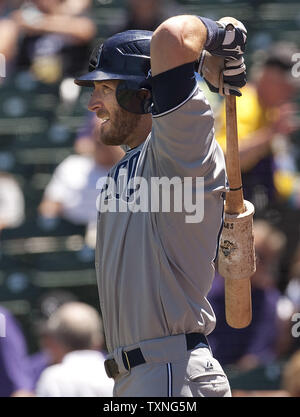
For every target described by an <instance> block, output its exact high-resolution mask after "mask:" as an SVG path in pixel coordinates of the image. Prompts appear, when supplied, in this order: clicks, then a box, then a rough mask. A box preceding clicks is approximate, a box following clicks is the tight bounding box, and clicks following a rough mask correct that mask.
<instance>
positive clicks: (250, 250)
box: [218, 95, 255, 328]
mask: <svg viewBox="0 0 300 417" xmlns="http://www.w3.org/2000/svg"><path fill="white" fill-rule="evenodd" d="M226 169H227V177H228V182H229V191H228V192H227V193H226V202H225V220H224V227H223V232H222V235H221V240H220V251H219V263H218V269H219V273H220V274H221V275H222V276H223V277H224V279H225V312H226V321H227V323H228V324H229V325H230V326H231V327H234V328H243V327H246V326H248V325H249V324H250V322H251V319H252V305H251V284H250V277H251V276H252V275H253V273H254V272H255V257H254V239H253V231H252V229H253V214H254V207H253V205H252V204H251V203H250V202H249V201H246V200H244V197H243V190H242V178H241V169H240V158H239V148H238V130H237V117H236V97H235V96H231V95H230V96H226Z"/></svg>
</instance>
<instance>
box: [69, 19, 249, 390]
mask: <svg viewBox="0 0 300 417" xmlns="http://www.w3.org/2000/svg"><path fill="white" fill-rule="evenodd" d="M238 23H239V22H238ZM226 29H230V30H226ZM243 29H244V27H243V25H242V24H240V25H237V26H236V27H233V26H231V27H226V25H225V24H224V23H222V24H221V23H216V22H214V21H212V20H210V19H206V18H202V17H201V18H199V17H196V16H176V17H172V18H170V19H168V20H166V21H165V22H163V23H162V24H161V25H160V26H159V27H158V28H157V29H156V30H155V32H154V33H152V32H148V31H126V32H122V33H118V34H116V35H114V36H112V37H111V38H109V39H107V40H106V41H105V42H104V43H103V44H102V45H98V46H97V47H96V48H95V50H94V52H93V53H92V56H91V58H90V65H89V72H88V74H86V75H84V76H82V77H80V78H78V79H77V80H75V82H76V83H77V84H79V85H81V86H90V87H93V93H92V96H91V99H90V102H89V106H88V108H89V110H90V111H93V112H95V113H96V114H97V116H98V117H99V118H100V119H102V125H101V140H102V141H103V142H104V143H105V144H107V145H122V146H123V147H124V148H126V151H127V152H126V155H125V156H124V157H123V158H122V159H121V161H119V163H117V165H116V166H114V167H113V168H112V169H111V171H110V172H109V177H108V180H109V181H108V182H107V184H106V186H105V187H104V188H103V189H102V192H101V195H100V199H99V207H101V209H99V217H98V230H97V247H96V270H97V279H98V288H99V295H100V305H101V312H102V315H103V323H104V329H105V335H106V343H107V348H108V351H109V356H108V359H107V361H106V363H105V367H106V371H107V374H108V375H109V376H110V377H112V378H114V381H115V384H114V396H116V397H139V396H142V397H146V396H154V397H172V396H182V397H193V396H230V395H231V392H230V387H229V384H228V380H227V378H226V376H225V374H224V372H223V370H222V368H221V366H220V364H219V363H218V361H217V360H216V359H215V358H214V357H213V356H212V353H211V351H210V348H209V344H208V342H207V339H206V335H208V334H209V333H210V332H212V330H213V329H214V327H215V316H214V312H213V310H212V308H211V306H210V304H209V303H208V301H207V298H206V295H207V293H208V291H209V289H210V287H211V283H212V279H213V276H214V261H215V259H216V256H217V247H218V238H219V235H220V231H221V227H222V219H223V197H224V192H225V191H226V173H225V163H224V156H223V153H222V151H221V148H220V147H219V145H218V144H217V142H216V141H215V138H214V118H213V114H212V111H211V108H210V106H209V104H208V102H207V100H206V99H205V97H204V95H203V93H202V91H200V89H199V87H198V84H197V82H196V78H195V72H194V70H195V62H198V63H199V57H200V55H201V57H202V58H203V54H202V52H203V51H204V50H205V51H206V52H210V53H211V54H212V55H213V56H214V55H217V56H219V57H224V63H225V68H227V69H225V71H224V77H223V78H224V80H225V81H226V82H225V83H224V84H222V83H220V84H219V85H216V84H213V83H212V82H209V81H208V84H209V86H210V88H211V89H212V90H213V91H216V92H219V91H221V92H224V91H225V92H227V93H228V94H229V93H231V94H237V95H238V94H239V90H238V87H241V86H242V85H243V84H244V66H243V65H242V55H243V51H244V46H245V42H246V34H245V31H244V30H243ZM202 58H201V60H200V61H202V65H203V59H202ZM197 67H198V64H197ZM228 68H229V70H228ZM232 68H233V71H230V69H232ZM226 71H227V72H226ZM209 72H210V71H207V72H206V73H209ZM225 72H226V73H225ZM217 75H218V77H217V79H220V77H219V74H217ZM157 178H159V179H161V178H167V179H169V180H172V179H174V178H179V179H180V180H181V183H183V181H184V180H185V178H191V180H192V183H191V184H192V185H191V189H192V193H193V197H195V198H197V197H198V196H199V193H200V194H201V191H202V200H203V206H204V215H203V218H202V221H198V222H197V223H195V222H194V223H193V222H191V221H187V220H186V214H187V213H186V212H185V211H184V210H182V211H179V210H175V209H173V210H169V212H167V210H162V209H159V210H156V209H153V206H155V204H153V205H152V206H151V204H148V210H142V209H140V210H138V209H133V208H131V209H130V210H128V209H127V210H124V204H128V205H129V204H130V202H131V198H132V196H134V195H136V191H137V189H139V187H138V185H141V184H142V181H141V179H144V180H145V181H146V182H147V184H150V183H152V182H153V183H154V182H155V181H152V180H153V179H157ZM197 178H203V179H204V186H203V188H202V189H201V187H198V185H197V184H198V183H197V181H196V180H197ZM135 179H136V180H137V183H135V182H134V181H135ZM138 181H140V182H138ZM124 182H125V187H124ZM122 183H123V187H122V186H121V184H122ZM126 184H127V188H126ZM114 185H115V186H114ZM150 189H151V187H149V188H148V194H147V192H146V193H145V192H144V194H141V196H142V197H143V198H144V199H145V196H146V197H147V198H148V202H149V201H150V200H151V197H152V193H151V191H150ZM175 189H176V187H174V190H173V191H172V192H171V194H172V196H173V197H174V199H175V200H176V198H177V200H176V201H177V202H178V198H179V197H178V195H177V194H176V192H175ZM124 190H125V191H126V192H125V194H124V192H123V191H124ZM144 190H145V187H144ZM162 194H164V189H163V190H162ZM147 198H146V200H147ZM137 200H138V199H136V200H135V201H134V204H136V206H135V208H139V207H140V206H138V201H137ZM175 200H174V201H175ZM151 203H152V201H151ZM154 208H155V207H154Z"/></svg>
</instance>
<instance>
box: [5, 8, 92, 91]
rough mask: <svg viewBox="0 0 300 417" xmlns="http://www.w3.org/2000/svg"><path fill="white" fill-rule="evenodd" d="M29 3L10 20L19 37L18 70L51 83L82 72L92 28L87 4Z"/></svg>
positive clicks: (12, 15) (13, 14)
mask: <svg viewBox="0 0 300 417" xmlns="http://www.w3.org/2000/svg"><path fill="white" fill-rule="evenodd" d="M73 3H74V2H73V1H71V0H52V1H48V0H32V1H31V2H24V4H23V5H22V6H21V7H20V9H19V10H17V11H15V12H13V13H12V14H11V17H12V18H13V20H14V22H15V23H16V25H17V27H18V30H19V32H20V34H21V41H20V46H19V50H20V53H19V54H18V59H17V66H18V68H19V69H29V68H30V69H31V70H32V71H33V73H34V74H35V76H36V77H37V79H39V80H41V81H44V82H47V83H52V82H57V81H60V80H61V78H62V77H63V76H75V75H76V74H78V73H79V72H81V71H83V69H84V68H83V67H82V66H83V64H84V62H86V59H87V56H88V55H89V53H90V41H91V39H93V37H94V36H95V32H96V27H95V24H94V23H93V21H92V20H91V18H89V17H88V10H89V6H90V1H87V0H76V1H75V3H74V4H73Z"/></svg>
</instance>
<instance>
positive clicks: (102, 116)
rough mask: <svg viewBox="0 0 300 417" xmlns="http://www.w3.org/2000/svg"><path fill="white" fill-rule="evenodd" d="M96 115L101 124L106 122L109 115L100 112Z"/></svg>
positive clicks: (108, 119)
mask: <svg viewBox="0 0 300 417" xmlns="http://www.w3.org/2000/svg"><path fill="white" fill-rule="evenodd" d="M97 117H98V118H99V119H100V121H101V126H102V125H104V124H106V123H108V122H109V121H110V117H109V115H108V114H101V113H100V112H99V113H97Z"/></svg>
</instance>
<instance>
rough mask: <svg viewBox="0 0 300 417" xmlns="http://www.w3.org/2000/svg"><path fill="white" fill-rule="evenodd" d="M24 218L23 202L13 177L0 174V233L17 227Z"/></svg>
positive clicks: (20, 191) (19, 189) (21, 194)
mask: <svg viewBox="0 0 300 417" xmlns="http://www.w3.org/2000/svg"><path fill="white" fill-rule="evenodd" d="M24 218H25V202H24V196H23V193H22V190H21V188H20V186H19V185H18V183H17V181H16V180H15V179H14V177H13V176H11V175H10V174H7V173H4V172H0V233H1V230H2V229H6V228H13V227H18V226H19V225H20V224H21V223H22V222H23V221H24Z"/></svg>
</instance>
